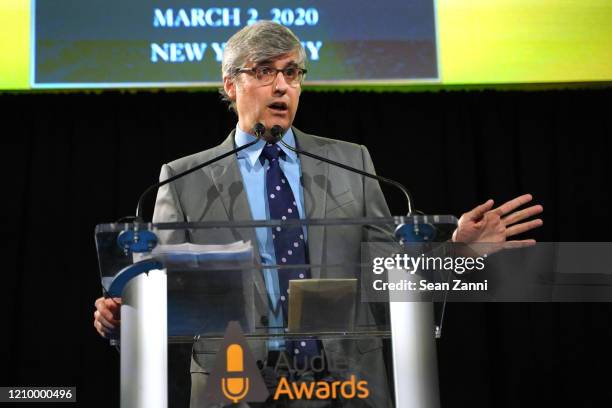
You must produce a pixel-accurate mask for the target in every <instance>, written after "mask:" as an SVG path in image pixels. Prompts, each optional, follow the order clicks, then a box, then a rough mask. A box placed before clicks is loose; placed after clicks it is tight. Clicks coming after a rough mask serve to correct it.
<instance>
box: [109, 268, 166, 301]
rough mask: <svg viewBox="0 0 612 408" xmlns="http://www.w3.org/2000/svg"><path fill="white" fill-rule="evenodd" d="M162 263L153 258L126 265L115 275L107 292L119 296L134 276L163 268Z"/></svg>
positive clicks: (112, 295)
mask: <svg viewBox="0 0 612 408" xmlns="http://www.w3.org/2000/svg"><path fill="white" fill-rule="evenodd" d="M163 268H164V265H163V264H162V263H161V262H159V261H157V260H155V259H145V260H144V261H140V262H136V263H135V264H132V265H130V266H126V267H125V268H123V269H122V270H120V271H119V273H117V275H115V278H114V279H113V283H111V285H110V288H109V289H108V294H109V296H111V297H121V294H122V293H123V288H124V287H125V285H127V283H128V282H129V281H130V280H131V279H132V278H134V277H136V276H138V275H140V274H141V273H148V272H149V271H151V270H153V269H163Z"/></svg>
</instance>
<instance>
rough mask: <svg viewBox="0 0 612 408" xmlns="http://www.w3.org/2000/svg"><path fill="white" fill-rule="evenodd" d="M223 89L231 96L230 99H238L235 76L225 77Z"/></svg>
mask: <svg viewBox="0 0 612 408" xmlns="http://www.w3.org/2000/svg"><path fill="white" fill-rule="evenodd" d="M223 89H224V90H225V93H226V94H227V96H228V97H229V99H230V101H235V100H236V82H235V80H234V78H230V77H229V76H226V77H224V78H223Z"/></svg>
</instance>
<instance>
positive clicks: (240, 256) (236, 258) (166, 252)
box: [151, 241, 255, 270]
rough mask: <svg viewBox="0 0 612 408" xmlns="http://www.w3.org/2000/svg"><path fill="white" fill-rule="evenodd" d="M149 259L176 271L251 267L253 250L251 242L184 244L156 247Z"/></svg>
mask: <svg viewBox="0 0 612 408" xmlns="http://www.w3.org/2000/svg"><path fill="white" fill-rule="evenodd" d="M151 257H152V258H155V259H157V260H159V261H160V262H162V263H163V264H164V266H165V267H166V268H176V269H208V270H210V269H226V268H240V267H242V266H245V265H253V261H254V259H255V258H254V250H253V245H252V244H251V241H246V242H245V241H236V242H233V243H231V244H224V245H200V244H192V243H190V242H185V243H183V244H174V245H157V246H156V247H155V248H153V250H152V251H151Z"/></svg>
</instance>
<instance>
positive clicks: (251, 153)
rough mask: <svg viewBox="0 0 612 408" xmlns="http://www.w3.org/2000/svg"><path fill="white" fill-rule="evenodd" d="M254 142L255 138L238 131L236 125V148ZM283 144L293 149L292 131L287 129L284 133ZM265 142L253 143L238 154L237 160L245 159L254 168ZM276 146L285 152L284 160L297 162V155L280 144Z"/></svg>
mask: <svg viewBox="0 0 612 408" xmlns="http://www.w3.org/2000/svg"><path fill="white" fill-rule="evenodd" d="M253 140H255V136H254V135H251V134H249V133H246V132H244V131H243V130H242V129H240V126H238V125H236V134H235V135H234V142H235V143H236V146H237V147H240V146H244V145H245V144H247V143H250V142H252V141H253ZM283 142H285V143H287V144H288V145H289V146H291V147H293V148H295V136H294V135H293V129H292V128H289V129H288V130H287V132H285V136H283ZM265 144H266V142H265V141H264V140H263V139H262V140H259V141H258V142H257V143H255V144H254V145H253V146H249V147H247V148H246V149H244V150H241V151H239V152H238V158H240V159H247V160H248V161H249V164H250V165H251V166H255V165H256V164H257V163H258V162H259V156H260V155H261V151H262V150H263V148H264V146H265ZM278 146H279V147H280V148H281V149H282V151H283V152H285V154H286V156H285V158H286V160H288V161H291V162H294V161H296V160H297V154H296V153H295V152H294V151H293V150H290V149H287V148H286V147H285V146H284V145H283V144H282V143H279V144H278Z"/></svg>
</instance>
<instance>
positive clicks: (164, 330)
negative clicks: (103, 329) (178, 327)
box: [121, 269, 168, 408]
mask: <svg viewBox="0 0 612 408" xmlns="http://www.w3.org/2000/svg"><path fill="white" fill-rule="evenodd" d="M166 288H167V281H166V270H165V269H163V270H159V269H156V270H152V271H149V273H148V274H144V273H143V274H140V275H138V276H136V277H135V278H133V279H132V280H131V281H130V282H128V284H127V285H126V286H125V289H124V290H123V297H122V305H121V407H122V408H167V407H168V327H167V312H166V310H167V309H166V306H167V292H166Z"/></svg>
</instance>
